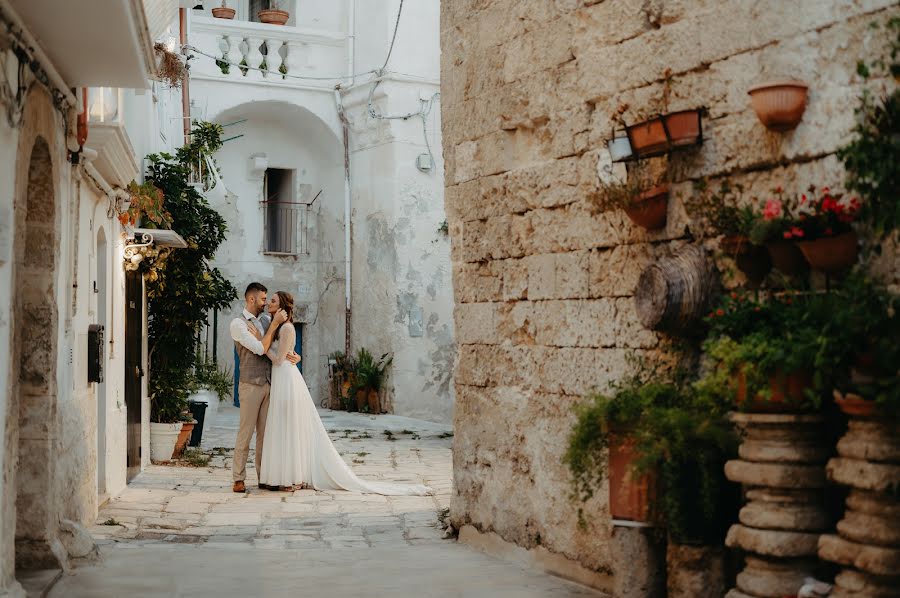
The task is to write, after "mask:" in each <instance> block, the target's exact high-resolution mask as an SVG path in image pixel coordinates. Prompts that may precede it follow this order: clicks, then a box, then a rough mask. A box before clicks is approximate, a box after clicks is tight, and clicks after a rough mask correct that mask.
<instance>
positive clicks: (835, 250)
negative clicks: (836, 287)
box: [797, 231, 859, 274]
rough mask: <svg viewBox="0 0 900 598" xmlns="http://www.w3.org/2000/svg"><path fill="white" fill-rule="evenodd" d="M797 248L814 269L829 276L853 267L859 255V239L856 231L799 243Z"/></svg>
mask: <svg viewBox="0 0 900 598" xmlns="http://www.w3.org/2000/svg"><path fill="white" fill-rule="evenodd" d="M797 246H798V247H800V251H802V252H803V255H804V256H805V257H806V261H807V262H809V265H810V266H811V267H812V268H813V269H815V270H821V271H822V272H827V273H829V274H831V273H835V272H840V271H842V270H846V269H847V268H849V267H851V266H853V264H855V263H856V258H857V256H858V255H859V238H858V237H857V236H856V231H850V232H847V233H843V234H840V235H835V236H833V237H822V238H821V239H816V240H814V241H797Z"/></svg>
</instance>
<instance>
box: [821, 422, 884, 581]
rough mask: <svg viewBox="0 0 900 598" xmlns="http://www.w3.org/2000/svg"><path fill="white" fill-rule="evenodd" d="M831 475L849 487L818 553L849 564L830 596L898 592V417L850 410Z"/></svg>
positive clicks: (825, 557)
mask: <svg viewBox="0 0 900 598" xmlns="http://www.w3.org/2000/svg"><path fill="white" fill-rule="evenodd" d="M837 452H838V457H836V458H834V459H831V460H830V461H829V462H828V468H827V472H828V478H829V479H831V480H832V481H834V482H837V483H839V484H843V485H845V486H849V487H850V488H851V490H850V493H849V495H848V496H847V502H846V511H845V513H844V518H843V519H841V520H840V521H839V522H838V524H837V534H829V535H826V536H822V537H821V538H820V539H819V556H820V557H822V558H823V559H825V560H827V561H831V562H834V563H838V564H840V565H843V566H844V567H845V568H844V569H843V570H842V571H841V572H840V573H839V574H838V575H837V577H836V578H835V589H834V591H833V592H832V594H831V598H850V597H853V598H862V597H863V596H865V597H867V598H894V597H900V422H898V420H891V419H885V418H880V417H878V416H851V418H850V421H849V422H848V426H847V433H846V434H844V436H843V437H842V438H841V439H840V441H838V445H837Z"/></svg>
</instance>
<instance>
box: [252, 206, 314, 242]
mask: <svg viewBox="0 0 900 598" xmlns="http://www.w3.org/2000/svg"><path fill="white" fill-rule="evenodd" d="M260 205H261V207H262V211H263V230H264V240H263V251H264V252H265V253H272V254H281V255H300V254H309V243H308V239H307V234H306V231H307V223H308V221H309V205H310V204H305V203H298V202H290V201H263V202H260Z"/></svg>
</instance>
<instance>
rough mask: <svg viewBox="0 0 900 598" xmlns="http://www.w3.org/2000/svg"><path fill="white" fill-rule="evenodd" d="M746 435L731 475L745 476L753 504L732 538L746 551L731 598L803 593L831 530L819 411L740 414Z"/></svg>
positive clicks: (737, 478)
mask: <svg viewBox="0 0 900 598" xmlns="http://www.w3.org/2000/svg"><path fill="white" fill-rule="evenodd" d="M731 419H732V421H733V422H734V423H735V425H736V426H737V427H738V428H739V430H740V431H741V435H742V437H743V439H742V443H741V446H740V448H739V451H738V454H739V456H740V459H738V460H734V461H729V462H728V463H726V464H725V475H726V476H727V477H728V479H729V480H731V481H733V482H740V483H741V484H742V485H743V486H744V489H745V496H746V501H747V504H746V505H745V506H744V507H743V508H742V509H741V512H740V516H739V520H740V523H737V524H735V525H733V526H731V529H729V530H728V536H727V538H726V539H725V544H726V545H727V546H729V547H732V548H741V549H743V550H744V551H746V553H747V558H746V566H745V568H744V570H743V571H742V572H741V573H739V574H738V577H737V587H736V588H734V589H732V590H731V591H730V592H729V593H728V594H727V595H726V596H727V598H783V597H784V596H793V595H796V593H797V591H798V590H799V589H800V587H801V586H802V585H803V580H804V578H806V577H811V576H814V573H815V569H816V563H817V559H816V551H817V546H818V542H819V536H820V534H821V533H822V532H823V531H825V530H827V529H828V524H829V521H828V515H827V512H826V510H825V506H824V504H823V493H822V488H823V487H824V486H825V461H826V460H827V459H828V455H829V452H830V451H829V448H828V446H827V443H826V441H825V437H824V435H823V433H822V428H823V422H824V418H823V417H822V416H819V415H789V414H757V413H734V414H732V416H731Z"/></svg>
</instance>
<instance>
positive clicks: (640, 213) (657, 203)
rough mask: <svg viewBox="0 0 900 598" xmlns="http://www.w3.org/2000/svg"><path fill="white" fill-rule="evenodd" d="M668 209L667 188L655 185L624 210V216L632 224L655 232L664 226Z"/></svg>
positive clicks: (666, 186)
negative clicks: (626, 216)
mask: <svg viewBox="0 0 900 598" xmlns="http://www.w3.org/2000/svg"><path fill="white" fill-rule="evenodd" d="M668 208H669V186H668V185H657V186H656V187H653V188H652V189H649V190H647V191H644V192H643V193H641V194H640V195H638V196H637V198H636V199H635V200H634V203H632V204H631V205H630V206H628V207H627V208H625V214H627V215H628V217H629V218H630V219H631V221H632V222H634V223H635V224H637V225H638V226H642V227H644V228H646V229H647V230H656V229H660V228H663V227H664V226H665V225H666V212H667V211H668Z"/></svg>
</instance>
